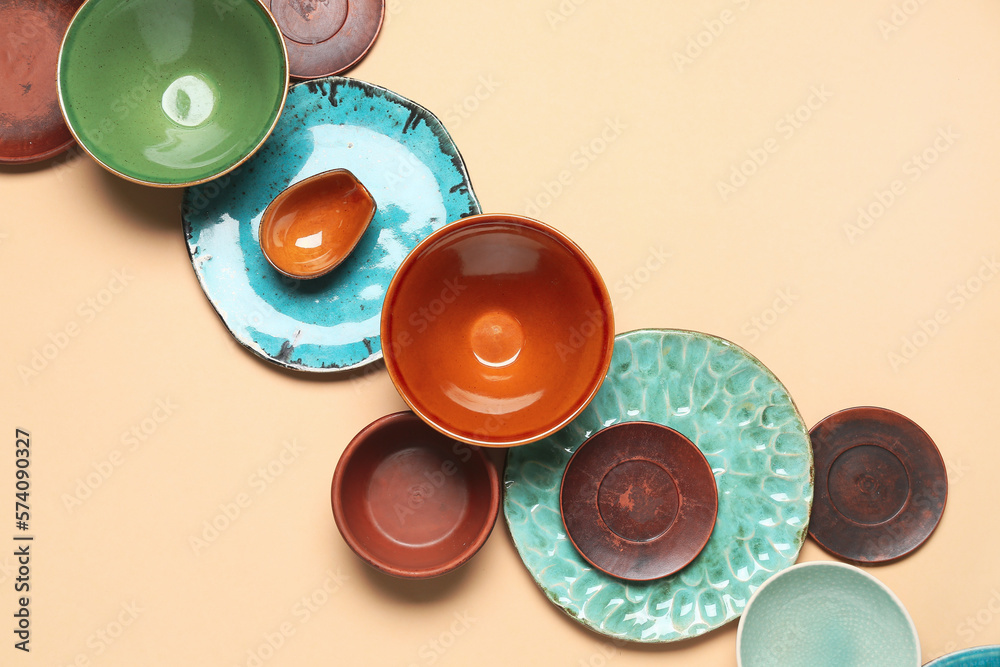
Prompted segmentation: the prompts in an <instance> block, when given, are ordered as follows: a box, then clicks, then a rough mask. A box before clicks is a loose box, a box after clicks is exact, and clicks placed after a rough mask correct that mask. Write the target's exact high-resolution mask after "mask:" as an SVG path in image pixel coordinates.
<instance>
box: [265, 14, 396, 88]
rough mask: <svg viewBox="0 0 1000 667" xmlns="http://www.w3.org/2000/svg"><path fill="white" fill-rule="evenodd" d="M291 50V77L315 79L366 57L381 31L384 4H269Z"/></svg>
mask: <svg viewBox="0 0 1000 667" xmlns="http://www.w3.org/2000/svg"><path fill="white" fill-rule="evenodd" d="M266 4H267V6H268V8H269V9H270V10H271V14H272V15H273V16H274V20H275V21H276V22H277V24H278V27H279V28H281V34H282V35H284V37H285V47H286V48H287V49H288V69H289V73H290V74H291V75H292V76H293V77H295V78H297V79H316V78H319V77H323V76H331V75H333V74H337V73H339V72H343V71H344V70H346V69H349V68H351V67H353V66H354V65H356V64H357V63H358V61H360V60H361V59H362V58H364V57H365V54H366V53H368V49H370V48H371V46H372V44H373V43H374V42H375V38H376V37H377V36H378V33H379V30H381V28H382V20H383V18H384V17H385V0H269V2H267V3H266Z"/></svg>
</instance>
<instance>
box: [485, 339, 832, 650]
mask: <svg viewBox="0 0 1000 667" xmlns="http://www.w3.org/2000/svg"><path fill="white" fill-rule="evenodd" d="M626 421H652V422H656V423H659V424H664V425H666V426H669V427H670V428H672V429H674V430H676V431H679V432H680V433H682V434H684V435H685V436H687V437H688V438H689V439H690V440H691V441H692V442H693V443H694V444H695V445H697V446H698V448H699V449H700V450H701V451H702V453H703V454H705V457H706V458H707V459H708V462H709V464H710V465H711V467H712V472H713V473H714V475H715V481H716V485H717V487H718V490H719V515H718V518H717V520H716V524H715V529H714V530H713V532H712V536H711V537H710V538H709V541H708V544H707V545H706V546H705V548H704V549H703V550H702V551H701V553H700V554H699V555H698V556H697V557H696V558H695V559H694V560H693V561H692V562H691V563H690V564H689V565H688V566H687V567H685V568H684V569H682V570H680V571H679V572H677V573H676V574H673V575H671V576H669V577H665V578H663V579H657V580H655V581H650V582H627V581H623V580H620V579H616V578H615V577H611V576H609V575H606V574H604V573H603V572H600V571H599V570H597V569H594V568H592V567H591V566H590V565H589V564H588V563H587V562H586V561H585V560H583V558H582V557H581V556H580V554H579V553H578V552H577V551H576V550H575V549H574V548H573V544H572V543H571V542H570V541H569V539H568V538H567V537H566V531H565V529H564V527H563V522H562V518H561V516H560V514H559V484H560V482H561V480H562V476H563V471H564V470H565V468H566V464H567V462H568V461H569V459H570V457H571V456H572V455H573V452H575V451H576V449H577V447H579V446H580V445H581V444H582V443H583V441H584V440H586V439H587V438H589V437H590V436H591V435H593V434H594V433H596V432H597V431H599V430H601V429H603V428H605V427H607V426H611V425H612V424H617V423H620V422H626ZM504 475H505V479H504V487H505V496H504V516H505V517H506V520H507V525H508V527H509V528H510V533H511V536H512V537H513V539H514V544H515V546H516V547H517V551H518V553H519V554H520V556H521V559H522V560H523V561H524V564H525V566H527V568H528V571H529V572H530V573H531V576H532V577H534V579H535V581H536V582H537V583H538V585H539V586H540V587H541V588H542V590H543V591H545V593H546V595H548V597H549V599H551V600H552V602H554V603H555V604H556V605H557V606H559V607H560V608H562V609H563V611H565V612H566V613H567V614H569V615H570V616H572V617H573V618H575V619H577V620H578V621H580V622H581V623H583V624H584V625H586V626H588V627H590V628H591V629H593V630H596V631H597V632H600V633H602V634H605V635H609V636H611V637H617V638H620V639H625V640H630V641H636V642H671V641H676V640H679V639H686V638H688V637H694V636H697V635H700V634H703V633H705V632H708V631H709V630H714V629H715V628H718V627H720V626H721V625H723V624H725V623H727V622H729V621H732V620H734V619H736V618H738V617H739V615H740V613H741V612H742V610H743V607H744V606H745V605H746V603H747V601H748V600H749V598H750V595H751V594H752V593H753V592H754V591H755V590H757V588H759V587H760V585H761V584H763V583H764V581H765V580H767V578H768V577H770V576H771V575H772V574H774V573H775V572H778V571H780V570H783V569H785V568H787V567H789V566H790V565H792V564H793V563H795V559H796V558H797V557H798V553H799V549H800V548H801V547H802V542H803V540H805V536H806V530H807V528H808V522H809V509H810V506H811V504H812V495H813V483H812V480H813V466H812V449H811V447H810V445H809V432H808V430H807V429H806V425H805V423H803V421H802V417H801V416H800V415H799V413H798V411H797V410H796V408H795V404H794V403H793V402H792V399H791V397H789V395H788V392H787V391H786V390H785V388H784V387H783V386H782V384H781V383H780V382H779V381H778V379H777V378H776V377H775V376H774V375H773V374H772V373H771V372H770V371H769V370H767V368H765V367H764V366H763V365H762V364H761V363H760V362H759V361H757V359H755V358H754V357H752V356H751V355H750V354H749V353H747V352H746V351H745V350H743V349H742V348H740V347H738V346H736V345H734V344H732V343H730V342H728V341H725V340H722V339H721V338H716V337H714V336H709V335H706V334H701V333H695V332H690V331H674V330H652V329H647V330H641V331H632V332H629V333H624V334H620V335H618V336H617V337H616V339H615V349H614V356H613V357H612V359H611V368H610V370H609V371H608V374H607V377H606V378H605V380H604V384H603V385H601V389H600V391H599V392H598V393H597V396H596V397H595V398H594V400H593V402H591V404H590V405H589V406H588V407H587V409H586V410H584V411H583V412H582V413H581V414H580V416H579V417H577V418H576V419H575V420H574V421H573V422H571V423H570V424H569V425H568V426H566V427H565V428H563V429H562V430H561V431H559V432H558V433H556V434H554V435H552V436H550V437H548V438H546V439H545V440H541V441H539V442H536V443H534V444H530V445H525V446H523V447H517V448H515V449H512V450H511V451H510V452H509V454H508V456H507V467H506V471H505V473H504Z"/></svg>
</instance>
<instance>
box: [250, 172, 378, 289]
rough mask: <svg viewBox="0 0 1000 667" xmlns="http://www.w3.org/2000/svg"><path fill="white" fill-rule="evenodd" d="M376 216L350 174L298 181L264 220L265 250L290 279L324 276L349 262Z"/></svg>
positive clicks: (325, 174) (370, 201) (366, 194)
mask: <svg viewBox="0 0 1000 667" xmlns="http://www.w3.org/2000/svg"><path fill="white" fill-rule="evenodd" d="M374 215H375V200H374V199H372V196H371V194H369V192H368V190H366V189H365V186H364V184H362V183H361V182H360V181H358V179H357V178H355V177H354V174H352V173H351V172H349V171H348V170H346V169H333V170H331V171H325V172H323V173H321V174H316V175H315V176H310V177H309V178H307V179H305V180H304V181H299V182H298V183H296V184H295V185H293V186H291V187H289V188H288V189H287V190H285V191H284V192H282V193H281V194H280V195H278V196H277V197H275V198H274V201H272V202H271V203H270V204H268V206H267V208H266V209H265V210H264V215H263V217H261V219H260V231H259V234H258V235H259V236H260V249H261V252H263V253H264V256H265V257H266V258H267V261H269V262H270V263H271V266H273V267H274V268H275V269H276V270H277V271H280V272H281V273H282V274H284V275H286V276H288V277H289V278H297V279H308V278H319V277H320V276H325V275H326V274H327V273H329V272H330V271H332V270H333V269H334V268H335V267H336V266H337V265H338V264H340V263H341V262H343V261H344V260H345V259H347V256H348V255H349V254H351V251H352V250H354V247H355V246H356V245H358V241H360V240H361V236H362V235H363V234H364V233H365V230H366V229H368V225H369V224H370V223H371V221H372V216H374Z"/></svg>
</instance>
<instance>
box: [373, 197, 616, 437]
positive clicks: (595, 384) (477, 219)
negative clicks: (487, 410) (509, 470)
mask: <svg viewBox="0 0 1000 667" xmlns="http://www.w3.org/2000/svg"><path fill="white" fill-rule="evenodd" d="M484 222H500V223H506V224H508V225H513V226H518V225H519V226H524V227H528V228H530V229H534V230H535V231H539V232H541V233H543V234H548V235H550V236H552V237H553V238H555V239H556V240H557V241H559V242H560V243H562V244H563V245H564V246H565V247H566V249H567V250H569V251H570V252H571V253H572V254H573V255H574V256H575V257H576V258H577V259H578V260H579V261H581V262H582V263H583V264H584V266H586V267H587V270H588V271H589V272H590V273H591V275H592V276H593V277H594V278H596V280H595V281H594V284H595V285H597V286H599V287H600V290H601V302H602V305H603V307H604V315H605V316H606V317H607V325H606V330H607V333H608V339H607V340H606V341H605V345H604V356H603V358H602V359H601V365H600V369H599V371H598V372H597V373H595V374H594V377H593V379H592V380H591V383H590V387H588V389H587V391H586V392H585V393H584V394H583V395H581V396H580V398H579V400H578V402H577V404H576V406H574V408H573V409H572V410H570V411H569V412H568V413H567V414H566V415H564V416H563V417H562V418H561V419H560V420H559V421H558V423H556V424H554V425H552V426H550V427H549V428H547V429H545V430H544V431H542V432H539V433H536V434H535V435H532V436H530V437H526V438H521V439H520V440H502V439H499V438H497V439H493V440H471V439H469V438H466V437H464V436H461V435H458V434H456V433H453V432H452V431H450V430H449V429H448V426H447V425H445V424H440V423H437V422H435V421H434V420H433V419H432V418H431V417H430V416H428V415H425V414H423V413H422V412H421V411H420V410H419V409H418V408H417V407H416V406H414V405H413V402H412V397H411V396H410V395H409V393H408V392H404V391H403V390H402V389H401V385H402V377H401V376H400V373H399V368H397V367H396V363H395V359H394V358H393V356H392V353H391V352H390V353H389V354H386V353H385V350H386V347H388V348H389V349H390V350H391V348H392V344H391V342H390V343H389V345H388V346H387V345H386V341H389V337H388V336H387V333H388V332H387V331H386V329H387V328H388V327H387V317H386V314H387V313H388V312H389V310H388V308H387V307H386V304H389V306H390V307H391V301H392V299H393V298H395V296H396V294H395V293H396V291H397V290H398V289H399V283H400V277H401V276H402V275H403V274H404V273H405V272H406V270H407V269H409V268H410V266H411V265H412V264H413V262H414V261H415V258H416V257H418V256H419V255H420V253H422V252H423V251H424V250H426V249H427V247H428V246H430V245H432V244H434V243H437V242H438V241H440V240H441V239H442V238H445V237H447V236H449V235H451V234H453V233H455V232H457V231H459V230H461V229H465V228H467V227H471V226H473V225H477V224H481V223H484ZM379 337H380V338H381V340H382V354H383V358H384V359H385V368H386V370H387V371H389V378H390V379H391V380H392V384H393V385H394V386H395V387H396V391H397V392H398V393H399V395H400V396H401V397H402V398H403V400H404V401H405V402H406V405H407V406H409V408H410V409H411V410H413V412H414V413H416V415H417V416H418V417H420V418H421V419H423V420H424V421H425V422H426V423H427V424H428V425H429V426H431V427H432V428H434V429H435V430H437V431H440V432H441V433H443V434H445V435H446V436H448V437H449V438H454V439H455V440H459V441H461V442H464V443H467V444H470V445H476V446H478V447H516V446H517V445H527V444H528V443H531V442H536V441H538V440H541V439H542V438H545V437H548V436H550V435H552V434H553V433H555V432H556V431H558V430H559V429H561V428H562V427H563V426H565V425H566V424H568V423H570V422H571V421H573V420H574V419H576V417H577V415H579V414H580V413H581V412H583V411H584V409H585V408H586V407H587V406H588V405H590V402H591V401H592V400H593V399H594V396H596V395H597V392H598V390H600V388H601V383H602V382H604V376H605V375H607V373H608V368H609V367H610V366H611V355H612V353H613V352H614V348H615V315H614V308H613V306H612V304H611V295H610V294H609V293H608V287H607V285H605V283H604V278H603V277H602V276H601V273H600V271H598V270H597V266H596V265H595V264H594V262H593V261H591V259H590V257H588V256H587V253H585V252H584V251H583V249H582V248H580V246H578V245H577V244H576V243H575V242H574V241H573V240H572V239H570V238H569V237H568V236H566V235H565V234H563V233H562V232H560V231H559V230H558V229H556V228H555V227H551V226H549V225H546V224H545V223H544V222H540V221H538V220H534V219H533V218H527V217H524V216H520V215H512V214H507V213H480V214H479V215H470V216H469V217H467V218H461V219H459V220H456V221H454V222H451V223H448V224H447V225H445V226H444V227H442V228H440V229H438V230H437V231H435V232H433V233H432V234H431V235H430V236H428V237H427V238H425V239H424V240H423V241H421V242H420V243H418V244H417V246H416V247H415V248H414V249H413V250H411V251H410V253H409V254H408V255H407V256H406V257H405V258H403V262H402V263H401V264H400V265H399V267H398V268H397V269H396V273H395V275H393V277H392V280H391V281H390V282H389V288H388V289H387V290H386V291H385V297H384V299H383V300H382V321H381V323H380V326H379Z"/></svg>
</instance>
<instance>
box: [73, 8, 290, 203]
mask: <svg viewBox="0 0 1000 667" xmlns="http://www.w3.org/2000/svg"><path fill="white" fill-rule="evenodd" d="M287 83H288V59H287V56H286V53H285V45H284V42H283V41H282V38H281V33H280V32H279V31H278V26H277V25H275V23H274V19H273V18H271V15H270V13H268V11H267V10H266V9H265V8H264V7H263V6H262V5H261V4H260V3H259V2H257V0H218V1H216V2H192V0H88V2H86V3H85V4H84V5H83V6H82V7H81V8H80V11H79V12H77V14H76V16H75V17H74V18H73V21H72V23H71V24H70V26H69V29H68V30H67V32H66V36H65V39H64V40H63V44H62V50H61V51H60V54H59V68H58V89H59V104H60V107H61V108H62V112H63V115H64V117H65V119H66V123H67V125H68V126H69V129H70V130H71V131H72V133H73V136H74V137H75V138H76V140H77V142H78V143H79V144H80V146H81V147H82V148H83V149H84V150H85V151H87V152H88V153H89V154H90V155H91V156H93V157H94V158H95V159H96V160H97V161H98V162H99V163H101V164H102V165H103V166H105V167H106V168H107V169H109V170H110V171H112V172H114V173H116V174H118V175H119V176H122V177H124V178H127V179H129V180H131V181H135V182H137V183H143V184H146V185H156V186H164V187H169V186H182V185H191V184H193V183H200V182H202V181H206V180H209V179H212V178H216V177H218V176H220V175H221V174H224V173H226V172H228V171H230V170H231V169H233V168H235V167H236V166H238V165H239V164H240V163H242V162H243V161H244V160H246V158H247V157H249V156H250V155H252V154H253V153H254V152H255V151H256V150H257V149H258V148H259V147H260V146H261V144H263V143H264V140H265V139H267V136H268V135H269V134H270V133H271V130H272V129H273V128H274V125H275V123H276V122H277V121H278V117H279V115H280V114H281V109H282V106H283V105H284V102H285V92H286V90H287Z"/></svg>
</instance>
